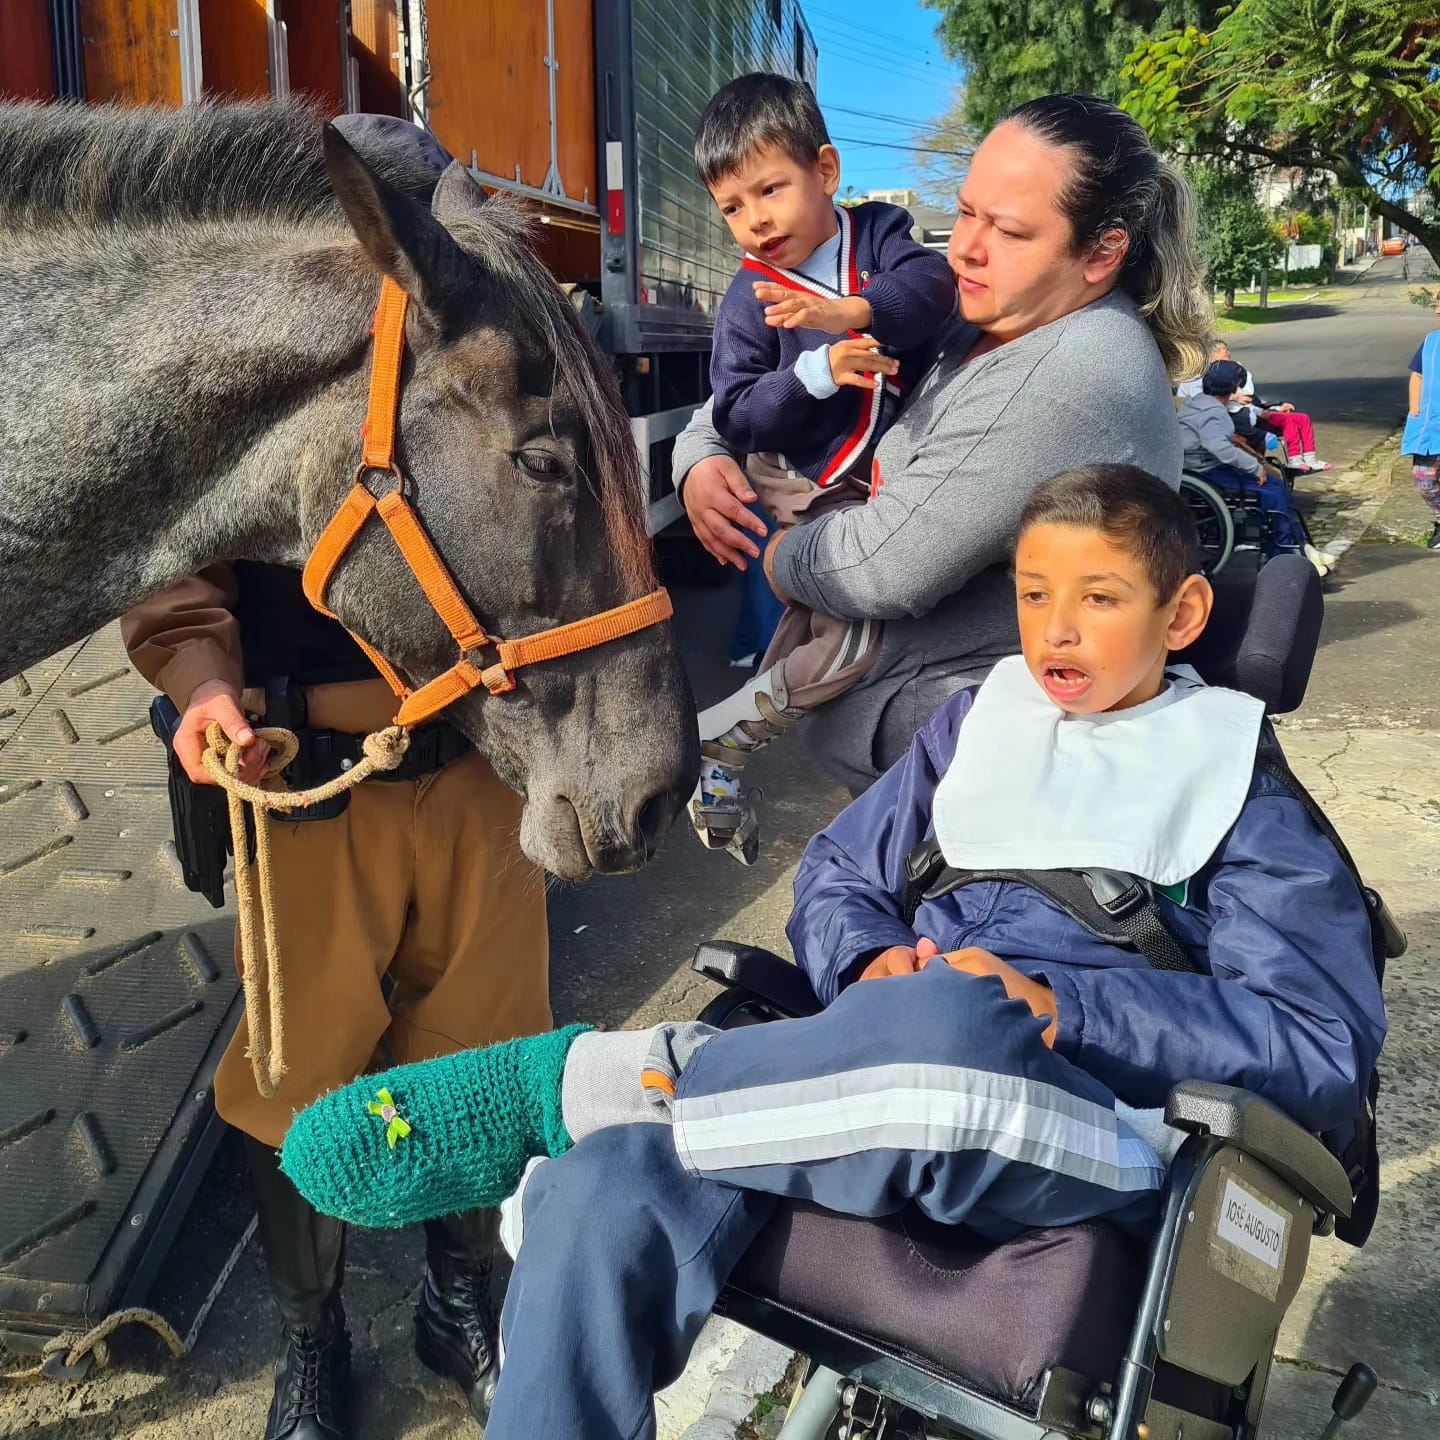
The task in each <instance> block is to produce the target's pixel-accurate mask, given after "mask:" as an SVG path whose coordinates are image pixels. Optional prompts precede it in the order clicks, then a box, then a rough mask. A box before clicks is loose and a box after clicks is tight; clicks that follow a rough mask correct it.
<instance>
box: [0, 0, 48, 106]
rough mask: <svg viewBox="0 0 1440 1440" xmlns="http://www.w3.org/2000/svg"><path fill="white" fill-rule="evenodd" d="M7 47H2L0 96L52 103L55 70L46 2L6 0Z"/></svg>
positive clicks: (3, 23)
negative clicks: (52, 62) (52, 61)
mask: <svg viewBox="0 0 1440 1440" xmlns="http://www.w3.org/2000/svg"><path fill="white" fill-rule="evenodd" d="M0 26H3V35H0V38H3V40H4V44H0V96H3V97H4V98H5V99H7V100H52V99H54V97H55V71H54V67H53V66H52V64H51V62H50V19H49V15H48V14H47V11H46V5H45V0H5V4H4V18H3V20H0Z"/></svg>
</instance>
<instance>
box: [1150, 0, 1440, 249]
mask: <svg viewBox="0 0 1440 1440" xmlns="http://www.w3.org/2000/svg"><path fill="white" fill-rule="evenodd" d="M1123 74H1124V77H1125V78H1126V79H1127V80H1128V81H1129V82H1130V89H1129V90H1128V91H1127V92H1126V94H1125V96H1124V99H1123V102H1122V103H1123V104H1124V106H1125V108H1126V109H1127V110H1129V111H1130V112H1131V113H1132V114H1134V115H1135V116H1136V117H1137V118H1138V119H1139V120H1140V121H1141V123H1142V124H1144V125H1145V126H1146V127H1147V129H1149V131H1150V133H1151V135H1152V136H1153V137H1154V138H1155V139H1156V140H1157V142H1159V143H1163V144H1167V145H1170V146H1172V147H1174V148H1176V149H1178V150H1179V151H1181V152H1182V153H1188V154H1189V155H1191V156H1207V155H1208V156H1226V157H1229V158H1230V159H1231V160H1234V161H1239V162H1241V163H1243V164H1247V165H1249V166H1251V167H1268V166H1272V165H1281V166H1291V167H1295V168H1298V169H1301V170H1305V171H1307V172H1310V173H1328V174H1330V175H1333V176H1334V177H1335V179H1336V181H1337V182H1338V183H1339V184H1340V185H1342V186H1344V187H1347V188H1348V189H1350V190H1353V191H1358V192H1359V193H1360V194H1361V195H1362V196H1363V198H1364V199H1365V201H1366V202H1367V203H1368V204H1369V206H1370V208H1371V209H1372V210H1373V211H1375V212H1377V213H1378V214H1380V215H1383V216H1384V217H1385V218H1386V219H1387V220H1390V221H1392V222H1393V223H1394V224H1395V225H1397V226H1398V227H1399V228H1400V229H1401V230H1404V231H1406V232H1408V233H1409V234H1411V235H1414V236H1415V237H1416V238H1417V239H1418V240H1419V241H1420V242H1421V244H1423V245H1424V246H1425V247H1426V248H1427V249H1428V250H1429V251H1430V253H1431V255H1432V256H1434V257H1435V258H1436V260H1437V261H1440V221H1437V220H1436V219H1435V217H1434V215H1433V212H1432V210H1431V207H1432V206H1433V202H1434V201H1435V200H1436V199H1440V13H1437V10H1436V7H1435V6H1434V5H1433V4H1432V3H1429V0H1425V3H1423V4H1417V3H1416V0H1239V3H1238V4H1237V5H1236V6H1235V8H1234V9H1233V10H1231V11H1230V12H1229V13H1228V14H1227V15H1226V16H1225V17H1224V18H1223V19H1221V20H1220V21H1219V22H1218V23H1217V24H1216V25H1215V26H1214V27H1213V28H1211V29H1208V30H1207V29H1206V28H1202V27H1200V26H1197V25H1196V24H1194V23H1192V24H1190V25H1188V26H1186V27H1184V28H1176V29H1174V30H1172V31H1170V32H1169V33H1168V34H1165V35H1162V36H1160V37H1159V38H1158V39H1154V40H1149V41H1145V42H1143V43H1140V44H1137V46H1136V47H1135V49H1134V51H1133V52H1132V53H1131V55H1130V57H1129V59H1128V60H1127V61H1126V63H1125V66H1124V69H1123ZM1417 192H1418V200H1417ZM1427 200H1428V202H1430V203H1429V204H1426V203H1424V202H1426V201H1427Z"/></svg>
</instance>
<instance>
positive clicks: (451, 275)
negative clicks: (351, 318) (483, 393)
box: [325, 125, 467, 322]
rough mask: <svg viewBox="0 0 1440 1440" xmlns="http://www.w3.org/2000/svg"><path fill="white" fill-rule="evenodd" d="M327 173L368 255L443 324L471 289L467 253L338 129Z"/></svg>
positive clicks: (328, 140)
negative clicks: (455, 299) (468, 287)
mask: <svg viewBox="0 0 1440 1440" xmlns="http://www.w3.org/2000/svg"><path fill="white" fill-rule="evenodd" d="M450 168H451V169H454V168H455V167H454V166H451V167H450ZM325 169H326V171H327V172H328V174H329V176H330V185H331V188H332V189H333V190H334V191H335V196H336V198H337V199H338V200H339V201H340V205H341V208H342V209H343V210H344V211H345V215H346V218H347V219H348V220H349V221H350V225H351V227H352V228H353V229H354V231H355V234H356V235H357V236H358V237H359V240H360V244H361V245H362V246H364V248H365V253H366V254H367V255H369V257H370V258H371V260H373V261H374V262H375V264H376V266H377V267H378V268H379V269H380V270H381V271H383V272H384V273H385V274H386V275H388V276H389V277H390V278H391V279H392V280H394V281H395V283H396V284H397V285H399V286H400V288H401V289H402V290H404V291H405V293H406V294H407V295H408V296H409V297H410V298H411V299H412V300H413V301H415V303H416V304H417V305H419V306H420V307H421V309H423V310H425V311H426V312H427V313H428V314H429V315H430V316H431V317H432V318H434V319H435V320H437V321H442V322H443V319H444V316H445V312H446V310H447V308H449V302H450V301H451V299H452V297H456V296H459V295H460V294H462V293H463V291H464V288H465V278H466V277H465V272H466V269H467V260H466V257H465V252H464V251H463V250H461V249H460V247H459V246H458V245H457V244H456V243H455V242H454V241H453V240H452V239H451V238H450V237H449V235H447V234H446V233H445V230H444V228H443V227H442V226H441V225H440V224H439V223H438V222H437V221H436V220H434V219H433V218H432V217H431V214H430V212H429V211H428V210H427V209H426V208H425V207H424V206H423V205H421V204H420V203H419V202H417V201H415V200H412V199H411V198H410V196H408V195H404V194H402V193H401V192H400V191H399V190H397V189H395V187H394V186H393V185H390V184H388V183H387V182H386V181H385V180H382V179H381V178H380V176H379V175H377V174H376V173H375V172H374V171H373V170H372V169H371V168H370V167H369V166H368V165H367V164H366V163H365V162H364V160H362V159H361V158H360V156H359V155H358V154H357V153H356V151H355V149H354V148H353V147H352V146H351V145H350V143H349V142H348V141H347V140H346V139H345V137H344V136H343V135H342V134H341V133H340V132H339V131H338V130H337V129H336V128H335V127H334V126H333V125H326V126H325Z"/></svg>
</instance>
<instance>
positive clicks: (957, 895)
mask: <svg viewBox="0 0 1440 1440" xmlns="http://www.w3.org/2000/svg"><path fill="white" fill-rule="evenodd" d="M974 694H975V692H974V690H965V691H962V692H961V693H960V694H958V695H956V696H954V697H953V698H952V699H950V700H948V701H947V702H946V703H945V704H944V705H943V706H941V708H940V709H939V711H938V712H937V713H936V714H935V716H934V717H933V718H932V719H931V720H930V722H929V723H928V724H927V725H926V726H925V727H924V729H922V730H921V731H920V732H919V734H917V735H916V737H915V740H914V743H913V744H912V746H911V749H910V753H909V755H908V756H907V757H906V758H905V759H904V760H902V761H901V762H900V763H898V764H897V765H895V766H894V767H893V768H892V769H890V770H889V771H888V772H887V773H886V774H885V775H884V776H883V777H882V778H881V779H880V780H879V781H878V782H877V783H876V784H875V785H873V786H872V787H871V788H870V789H869V790H867V791H866V792H865V794H863V795H862V796H861V797H860V798H859V799H858V800H856V801H855V802H854V803H853V804H852V805H851V806H850V807H849V808H848V809H847V810H845V811H844V812H843V813H842V814H841V815H840V816H839V817H838V818H837V819H836V820H834V821H833V822H832V823H831V824H830V825H829V826H827V827H826V829H824V830H823V831H821V832H820V834H818V835H817V836H816V837H815V838H814V839H813V840H812V841H811V842H810V844H809V846H808V847H807V849H806V851H805V855H804V858H803V859H802V860H801V862H800V869H799V871H798V873H797V875H796V877H795V909H794V913H793V914H792V915H791V918H790V922H789V925H788V926H787V934H788V935H789V938H790V943H791V946H792V947H793V949H794V952H795V958H796V961H797V963H798V964H799V965H800V966H801V967H802V968H803V969H804V971H805V973H806V974H807V975H808V976H809V978H810V981H811V984H812V985H813V986H814V988H815V991H816V993H817V994H818V995H819V997H820V998H821V1000H823V1001H824V1002H825V1003H826V1004H829V1003H830V1002H831V1001H833V1000H834V999H835V997H836V996H837V995H838V994H839V992H840V990H841V988H842V987H843V986H844V985H846V984H847V983H849V982H850V981H851V980H852V979H853V978H854V976H855V974H857V973H858V971H859V969H860V968H862V966H863V963H865V962H868V960H869V959H870V958H872V957H873V956H874V955H875V954H876V953H877V952H879V951H880V950H882V949H885V948H887V947H889V946H891V945H913V944H914V943H915V941H916V938H917V936H921V935H923V936H927V937H929V938H930V939H931V940H933V941H935V943H936V944H937V945H939V947H940V949H941V950H942V951H950V950H958V949H963V948H965V947H966V946H977V947H978V948H980V949H983V950H988V951H989V952H990V953H991V954H994V955H998V956H1000V957H1001V958H1002V959H1005V960H1008V961H1009V962H1010V963H1011V964H1013V965H1015V966H1016V968H1018V969H1019V970H1021V971H1023V972H1024V973H1025V974H1027V975H1030V976H1034V977H1037V978H1041V979H1043V980H1044V981H1045V983H1047V984H1048V985H1049V986H1050V987H1051V989H1052V990H1053V991H1054V992H1055V999H1056V1007H1057V1010H1058V1014H1059V1022H1058V1031H1057V1034H1056V1039H1055V1049H1056V1051H1057V1052H1058V1053H1059V1054H1061V1055H1064V1056H1065V1057H1066V1058H1068V1059H1070V1060H1071V1061H1073V1062H1074V1063H1075V1064H1077V1065H1079V1066H1080V1067H1081V1068H1082V1069H1084V1070H1087V1071H1089V1072H1090V1073H1091V1074H1092V1075H1094V1076H1095V1077H1096V1079H1098V1080H1100V1081H1102V1082H1103V1083H1104V1084H1106V1085H1108V1086H1109V1087H1110V1088H1111V1090H1113V1091H1114V1093H1115V1095H1116V1096H1117V1097H1118V1098H1119V1099H1120V1100H1122V1101H1124V1102H1125V1103H1126V1104H1128V1105H1132V1106H1134V1107H1136V1108H1137V1109H1142V1110H1144V1109H1152V1108H1155V1107H1158V1106H1161V1105H1163V1104H1164V1103H1165V1098H1166V1096H1167V1094H1168V1093H1169V1091H1170V1089H1171V1087H1172V1086H1174V1085H1176V1084H1177V1083H1179V1082H1180V1081H1182V1080H1209V1081H1215V1082H1218V1083H1220V1084H1225V1085H1238V1086H1242V1087H1243V1088H1245V1089H1246V1090H1251V1091H1254V1092H1255V1093H1256V1094H1258V1095H1263V1096H1264V1097H1265V1098H1266V1099H1268V1100H1270V1101H1272V1102H1273V1103H1274V1104H1276V1105H1278V1106H1279V1107H1280V1108H1281V1109H1282V1110H1283V1111H1285V1112H1286V1113H1287V1114H1288V1115H1290V1116H1291V1117H1292V1118H1293V1119H1295V1120H1296V1121H1297V1122H1298V1123H1299V1124H1301V1125H1304V1126H1305V1127H1306V1128H1308V1129H1311V1130H1315V1131H1324V1132H1334V1134H1333V1135H1332V1136H1329V1137H1327V1138H1330V1139H1331V1140H1332V1143H1334V1144H1336V1145H1338V1144H1339V1143H1340V1139H1341V1136H1342V1132H1347V1131H1348V1130H1349V1128H1350V1126H1351V1125H1352V1124H1353V1120H1354V1117H1355V1116H1356V1115H1358V1114H1359V1112H1360V1108H1361V1103H1362V1097H1363V1094H1364V1090H1365V1087H1366V1085H1367V1084H1368V1082H1369V1078H1370V1074H1371V1072H1372V1070H1373V1069H1374V1066H1375V1062H1376V1059H1377V1057H1378V1055H1379V1053H1380V1046H1381V1042H1382V1041H1383V1039H1384V1036H1385V1012H1384V1007H1383V1004H1382V1002H1381V998H1380V988H1379V983H1378V982H1377V980H1376V978H1375V973H1374V970H1373V968H1372V964H1371V959H1370V929H1369V920H1368V917H1367V914H1366V910H1365V902H1364V899H1363V898H1362V896H1361V894H1360V891H1359V888H1358V887H1357V885H1356V883H1355V880H1354V877H1353V876H1352V875H1351V873H1350V871H1349V870H1348V869H1347V868H1346V866H1345V864H1344V862H1343V861H1342V860H1341V858H1340V856H1339V854H1338V853H1337V852H1336V850H1335V848H1334V846H1332V845H1331V844H1330V842H1329V841H1328V840H1326V839H1325V838H1324V836H1323V835H1321V834H1320V832H1319V831H1318V830H1317V829H1316V828H1315V826H1314V824H1313V823H1312V822H1311V821H1310V819H1309V817H1308V816H1307V815H1306V813H1305V811H1304V808H1303V807H1302V806H1301V804H1300V802H1299V801H1298V800H1296V799H1295V798H1294V797H1293V796H1292V795H1291V794H1290V793H1289V792H1288V791H1286V790H1285V789H1284V788H1283V787H1282V786H1281V785H1280V784H1279V782H1278V781H1276V780H1274V779H1272V778H1271V777H1269V776H1267V775H1264V774H1262V773H1261V772H1259V771H1257V772H1256V775H1255V778H1254V780H1253V782H1252V784H1251V789H1250V794H1249V798H1248V799H1247V800H1246V803H1245V806H1244V808H1243V810H1242V811H1241V813H1240V818H1239V819H1238V820H1237V821H1236V822H1235V825H1234V827H1233V828H1232V829H1231V831H1230V833H1229V834H1228V835H1227V836H1226V837H1225V839H1224V841H1223V842H1222V843H1221V845H1220V847H1219V849H1218V850H1217V851H1216V852H1215V855H1214V856H1213V857H1212V858H1211V860H1210V861H1209V862H1208V863H1207V864H1206V865H1205V866H1204V867H1203V868H1202V869H1201V870H1200V872H1199V873H1198V874H1196V875H1195V876H1194V877H1193V878H1192V880H1191V881H1190V883H1189V886H1188V893H1187V895H1186V897H1185V903H1184V904H1183V905H1178V904H1174V903H1172V902H1171V901H1170V900H1168V899H1166V898H1164V897H1160V899H1159V903H1160V905H1161V906H1162V907H1164V908H1165V912H1166V917H1167V919H1168V920H1169V921H1170V923H1171V926H1172V928H1173V929H1174V930H1175V931H1176V932H1177V933H1178V934H1179V935H1180V936H1181V937H1182V938H1183V940H1184V941H1185V943H1186V944H1187V946H1188V948H1189V950H1190V952H1191V954H1192V956H1193V957H1194V959H1195V961H1196V962H1197V964H1198V966H1199V969H1200V971H1201V972H1202V973H1199V974H1193V975H1185V974H1174V973H1170V972H1162V971H1159V970H1152V969H1151V968H1150V966H1149V965H1148V964H1147V963H1146V962H1145V960H1144V959H1143V958H1142V957H1141V956H1140V955H1138V954H1136V953H1134V952H1133V951H1130V950H1128V949H1122V948H1120V947H1118V946H1114V945H1109V944H1107V943H1105V942H1104V941H1102V940H1099V939H1096V938H1095V937H1094V936H1092V935H1091V934H1090V933H1089V932H1088V931H1086V930H1085V929H1083V928H1082V927H1081V926H1080V925H1079V924H1078V923H1077V922H1076V921H1074V920H1073V919H1071V918H1070V916H1068V915H1067V914H1065V912H1064V911H1062V910H1060V909H1059V908H1058V907H1056V906H1054V905H1052V904H1051V903H1050V902H1049V901H1048V900H1046V899H1044V898H1043V897H1042V896H1040V895H1039V894H1038V893H1036V892H1035V891H1033V890H1030V889H1028V888H1026V887H1024V886H1020V885H1016V884H1008V883H1000V882H979V883H974V884H971V885H968V886H965V887H963V888H961V889H959V890H956V891H953V892H952V893H951V894H949V895H945V896H942V897H940V898H939V899H937V900H934V901H929V902H926V903H925V904H924V905H922V906H921V908H920V911H919V913H918V914H917V916H916V918H915V925H914V928H913V929H912V928H911V927H910V926H908V925H906V924H905V922H904V920H903V919H901V904H902V900H903V896H904V892H905V868H904V867H905V857H906V856H907V855H908V854H909V852H910V850H911V849H912V848H913V847H914V846H915V845H916V844H917V843H918V842H919V841H920V840H922V839H925V838H926V837H927V836H928V835H930V834H932V833H933V826H932V825H931V821H930V817H931V811H932V808H933V803H934V796H935V787H936V786H937V785H938V784H939V781H940V777H941V776H942V775H943V774H944V773H945V770H946V768H947V766H948V765H949V764H950V760H951V757H952V756H953V755H954V753H955V741H956V736H957V735H958V734H959V731H960V727H961V726H962V724H963V723H964V720H965V716H966V715H967V714H968V713H969V710H970V706H971V704H972V701H973V698H974Z"/></svg>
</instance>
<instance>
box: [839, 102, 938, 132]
mask: <svg viewBox="0 0 1440 1440" xmlns="http://www.w3.org/2000/svg"><path fill="white" fill-rule="evenodd" d="M821 109H823V110H833V111H834V112H835V113H836V114H837V115H857V116H859V118H860V119H862V120H879V121H882V122H883V123H884V124H886V125H903V126H905V128H906V129H907V130H919V129H922V128H923V127H924V126H925V125H926V124H928V123H929V122H928V121H926V120H916V119H915V118H913V117H912V116H905V115H882V114H880V113H879V112H878V111H876V110H848V109H846V107H845V106H844V105H823V106H821Z"/></svg>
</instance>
